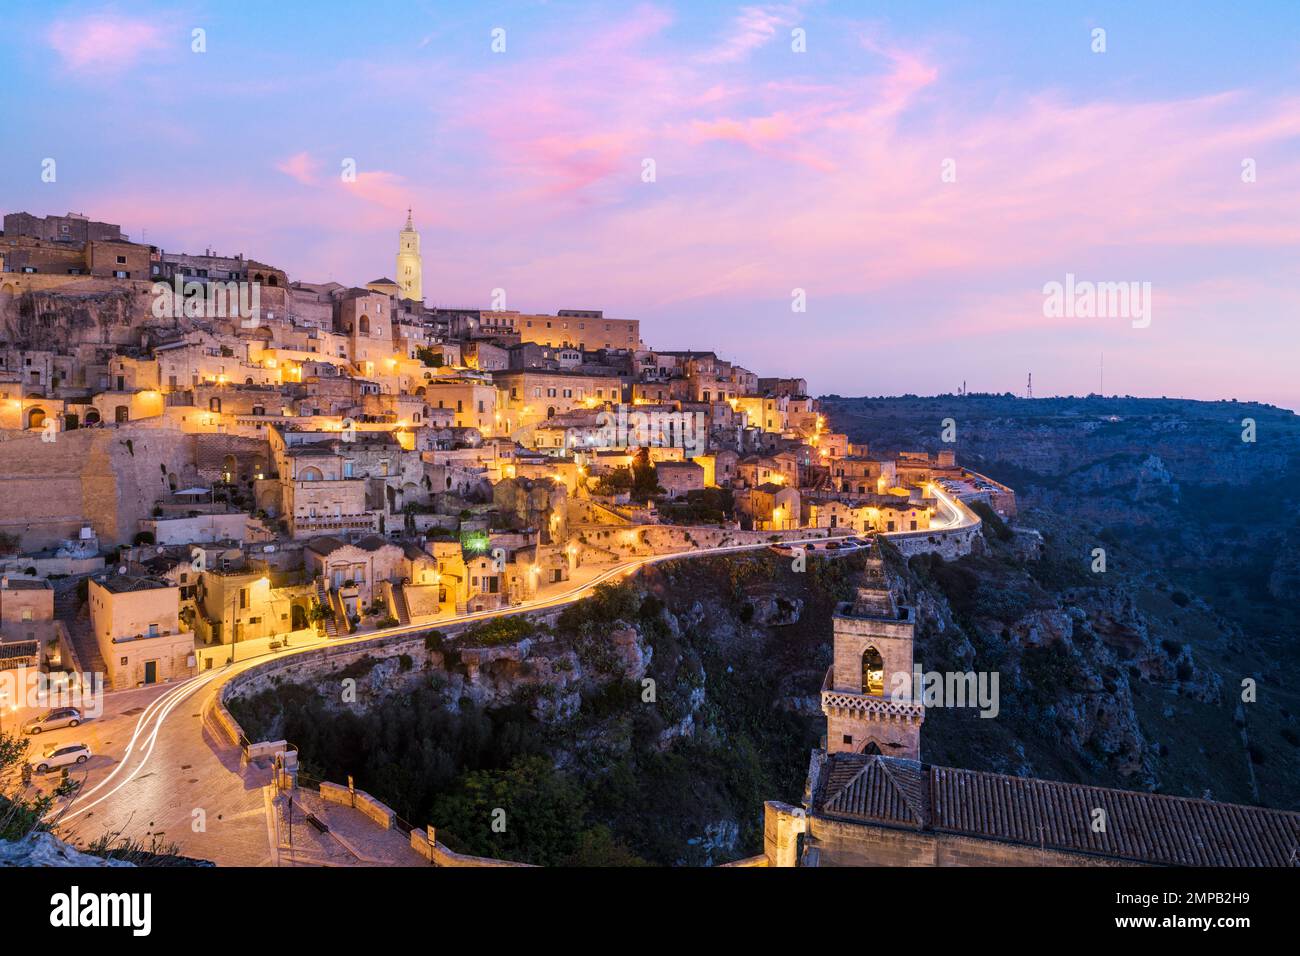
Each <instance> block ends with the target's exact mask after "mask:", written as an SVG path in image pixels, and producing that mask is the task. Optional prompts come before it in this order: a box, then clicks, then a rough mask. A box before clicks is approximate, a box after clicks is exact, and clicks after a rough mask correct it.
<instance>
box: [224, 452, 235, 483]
mask: <svg viewBox="0 0 1300 956" xmlns="http://www.w3.org/2000/svg"><path fill="white" fill-rule="evenodd" d="M238 474H239V463H238V462H237V461H236V460H235V456H234V455H227V456H226V457H225V458H224V459H223V460H222V462H221V480H222V481H224V482H225V483H226V484H230V483H231V482H232V481H234V480H235V478H236V477H237V476H238Z"/></svg>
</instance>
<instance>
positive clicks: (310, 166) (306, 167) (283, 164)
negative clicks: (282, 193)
mask: <svg viewBox="0 0 1300 956" xmlns="http://www.w3.org/2000/svg"><path fill="white" fill-rule="evenodd" d="M275 168H276V169H278V170H279V171H280V172H282V173H284V174H285V175H286V176H288V177H290V178H292V179H296V180H297V181H298V182H299V183H301V184H302V185H304V186H314V185H316V174H317V171H318V170H319V169H320V163H319V162H317V161H316V160H315V159H313V158H312V156H311V154H310V153H307V152H301V153H294V154H293V155H292V156H289V157H288V158H286V159H282V160H281V161H280V162H278V163H276V164H275Z"/></svg>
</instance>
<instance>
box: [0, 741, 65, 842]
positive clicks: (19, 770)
mask: <svg viewBox="0 0 1300 956" xmlns="http://www.w3.org/2000/svg"><path fill="white" fill-rule="evenodd" d="M30 784H31V771H30V768H29V767H28V764H27V740H26V739H25V738H23V737H15V736H11V735H9V734H0V840H21V839H22V838H23V837H25V836H27V835H28V834H29V833H33V832H35V831H37V830H49V829H50V825H49V824H48V823H45V822H44V821H43V820H42V818H43V817H44V816H45V814H46V813H48V812H49V810H50V807H51V806H53V805H54V794H46V795H44V796H40V795H38V796H35V797H29V796H28V795H27V790H28V787H29V786H30Z"/></svg>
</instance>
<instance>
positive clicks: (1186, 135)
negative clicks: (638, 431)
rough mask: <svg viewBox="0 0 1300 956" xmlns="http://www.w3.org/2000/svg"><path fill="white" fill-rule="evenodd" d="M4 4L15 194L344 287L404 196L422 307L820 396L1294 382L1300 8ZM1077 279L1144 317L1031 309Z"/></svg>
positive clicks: (3, 194)
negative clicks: (605, 338) (499, 49)
mask: <svg viewBox="0 0 1300 956" xmlns="http://www.w3.org/2000/svg"><path fill="white" fill-rule="evenodd" d="M6 13H7V18H6V29H5V31H4V33H3V34H0V82H3V85H4V88H5V89H6V91H7V95H6V96H5V97H4V100H3V106H0V111H2V112H3V116H2V117H0V118H3V120H4V123H5V128H6V130H9V131H11V135H10V136H8V137H6V146H5V148H4V149H3V150H2V151H0V184H3V190H2V191H0V200H3V201H2V202H0V206H3V208H4V209H5V210H6V211H12V210H23V209H25V210H28V211H31V212H33V213H38V214H48V213H63V212H66V211H68V210H76V211H80V212H85V213H87V214H88V215H91V216H94V217H96V218H103V219H109V220H112V221H119V222H121V223H122V224H123V226H124V228H126V230H127V231H128V232H129V233H130V234H131V236H132V238H134V239H142V238H143V239H145V240H146V241H149V242H152V243H155V244H159V245H162V246H164V247H165V248H168V249H175V250H183V251H190V252H193V251H201V250H202V249H203V248H207V247H212V248H215V249H217V250H218V251H220V252H237V251H241V252H244V253H245V254H247V255H250V256H253V257H255V258H259V259H262V260H265V261H269V262H273V263H275V264H277V265H280V266H282V267H283V268H286V269H287V270H288V271H289V272H290V274H291V275H292V276H293V277H295V278H303V279H307V280H325V279H335V280H337V281H341V282H348V283H363V282H365V281H368V280H370V279H373V278H376V277H378V276H381V275H388V274H391V273H392V271H393V255H394V252H395V249H396V236H395V233H396V230H397V229H398V228H399V227H400V225H401V223H402V221H403V220H404V218H405V209H406V207H407V206H408V205H410V206H413V207H414V208H415V215H416V220H417V224H418V225H419V226H420V228H421V230H422V232H423V248H424V255H425V292H426V298H427V299H428V300H429V301H430V302H435V303H440V304H463V305H480V306H486V305H487V302H488V297H489V295H490V293H491V290H492V289H494V288H504V289H506V290H507V305H508V306H509V307H511V308H520V309H525V310H538V311H553V310H554V309H556V308H604V309H605V310H606V312H607V313H608V314H612V315H618V316H626V317H636V318H640V319H641V320H642V322H643V329H644V337H645V339H646V340H647V342H649V343H650V344H652V345H654V346H656V347H660V348H715V349H717V350H719V351H720V352H722V353H723V354H726V355H729V356H731V357H733V358H734V359H736V360H737V361H739V362H741V363H742V364H745V365H746V366H748V367H751V368H753V369H755V370H756V371H759V372H760V373H763V374H801V375H804V376H805V377H807V378H808V379H809V382H810V386H811V387H812V388H813V390H814V391H818V392H838V393H841V394H891V393H902V392H916V393H932V392H936V391H947V390H951V389H954V388H955V387H956V386H957V385H958V384H960V382H961V381H963V380H965V381H967V382H968V383H969V385H970V387H971V388H972V389H984V390H996V391H1002V390H1016V391H1018V390H1020V389H1022V388H1023V384H1024V380H1025V375H1026V373H1027V372H1028V371H1031V370H1032V371H1033V373H1034V379H1035V384H1036V393H1038V394H1050V393H1082V392H1086V391H1088V390H1090V389H1092V388H1095V386H1096V365H1097V357H1098V356H1099V354H1100V353H1101V352H1103V351H1104V352H1105V354H1106V365H1107V384H1108V388H1107V390H1108V391H1112V390H1118V391H1120V392H1123V393H1132V394H1140V395H1142V394H1146V395H1161V394H1168V395H1185V396H1188V397H1198V398H1218V397H1238V398H1241V399H1246V398H1253V399H1259V400H1264V401H1271V402H1275V403H1277V404H1282V405H1285V406H1287V407H1292V408H1294V407H1297V405H1300V385H1297V384H1296V376H1295V374H1294V364H1295V355H1296V353H1297V349H1296V346H1297V345H1300V341H1298V339H1300V336H1298V334H1297V331H1296V320H1297V312H1298V311H1300V288H1298V286H1297V279H1296V263H1297V261H1298V259H1300V257H1298V256H1297V252H1300V82H1298V81H1300V76H1298V75H1297V74H1298V73H1300V4H1293V3H1272V4H1267V3H1265V4H1252V5H1249V6H1244V7H1239V8H1232V9H1227V10H1224V9H1219V5H1211V4H1180V5H1178V7H1177V8H1176V10H1175V8H1174V7H1171V6H1170V5H1167V4H1154V3H1150V4H1147V3H1143V4H1133V3H1128V4H1070V3H1049V4H1039V3H980V4H922V3H897V4H879V3H871V4H866V3H833V2H823V3H819V2H805V3H783V4H749V5H742V4H721V3H691V4H668V3H656V4H587V3H534V4H528V3H521V4H476V5H473V6H472V7H468V6H462V5H459V4H451V3H423V4H420V3H416V4H399V3H378V4H368V5H359V4H353V3H348V4H342V3H318V4H311V5H298V4H279V3H277V4H259V3H242V2H235V3H222V4H216V3H181V4H166V5H161V4H159V5H155V4H150V3H147V2H132V3H129V4H128V3H119V4H108V5H101V4H95V3H77V4H60V3H40V4H37V3H23V2H19V3H11V4H10V5H8V6H7V8H6ZM496 27H501V28H503V29H504V30H505V31H506V49H505V52H503V53H494V52H493V51H492V49H491V46H490V44H491V40H492V37H491V31H492V30H493V29H494V28H496ZM195 28H201V29H203V30H205V31H206V42H207V50H206V52H205V53H201V54H197V53H193V52H191V31H192V30H193V29H195ZM1096 28H1102V29H1104V30H1105V31H1106V50H1105V52H1104V53H1095V52H1093V50H1092V48H1091V47H1092V42H1093V41H1092V31H1093V30H1094V29H1096ZM796 29H801V30H804V31H805V36H806V51H805V52H801V53H798V52H795V51H794V50H793V49H792V33H791V31H793V30H796ZM14 131H17V133H18V135H12V132H14ZM45 158H54V159H55V160H56V162H57V179H56V181H55V182H53V183H47V182H42V181H41V178H40V173H41V163H42V160H43V159H45ZM348 159H351V160H355V162H356V164H357V170H358V176H357V180H356V181H355V182H344V181H343V180H342V178H341V176H340V172H341V168H342V163H343V162H344V161H345V160H348ZM646 159H652V160H654V162H655V171H656V175H655V179H654V181H653V182H645V181H643V178H642V170H643V164H644V161H645V160H646ZM1247 159H1250V160H1253V161H1254V163H1255V164H1256V178H1255V180H1254V181H1253V182H1249V183H1247V182H1243V181H1242V177H1241V164H1242V162H1243V161H1245V160H1247ZM945 161H952V162H953V164H954V168H955V171H956V176H955V181H944V180H943V179H942V178H941V175H940V171H941V167H942V164H943V163H944V162H945ZM1066 273H1073V274H1075V275H1078V276H1080V277H1081V278H1084V279H1091V280H1095V281H1135V282H1150V283H1151V287H1152V289H1153V299H1154V306H1153V321H1152V322H1151V324H1150V326H1149V327H1146V328H1140V329H1139V328H1134V327H1133V326H1132V324H1131V323H1130V322H1129V321H1127V320H1126V319H1124V318H1123V317H1117V318H1103V319H1091V318H1070V319H1064V320H1052V319H1048V318H1046V317H1045V316H1044V315H1043V310H1042V301H1043V294H1042V288H1043V285H1044V284H1045V283H1047V282H1051V281H1060V280H1062V279H1063V278H1064V276H1065V275H1066ZM794 289H803V290H805V294H806V297H807V302H808V308H807V311H806V312H803V313H794V312H792V311H791V305H790V303H791V300H792V290H794Z"/></svg>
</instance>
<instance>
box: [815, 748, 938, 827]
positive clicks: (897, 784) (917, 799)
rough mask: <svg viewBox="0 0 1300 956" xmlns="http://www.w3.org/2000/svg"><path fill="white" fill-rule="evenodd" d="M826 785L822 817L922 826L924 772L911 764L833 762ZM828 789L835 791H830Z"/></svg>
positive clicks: (897, 761)
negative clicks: (842, 816)
mask: <svg viewBox="0 0 1300 956" xmlns="http://www.w3.org/2000/svg"><path fill="white" fill-rule="evenodd" d="M837 764H840V765H839V766H835V767H833V769H832V772H831V778H830V779H829V780H828V781H827V784H828V786H827V792H828V793H833V796H831V797H830V799H828V800H827V801H826V803H825V804H824V806H823V809H824V811H825V812H826V813H830V814H835V815H837V816H838V815H845V816H854V817H859V818H862V819H866V820H875V821H879V822H881V823H889V824H894V825H898V826H906V827H914V828H920V827H924V826H925V816H924V811H925V783H926V777H925V769H924V767H923V766H922V765H921V764H919V763H917V762H916V761H914V760H891V761H888V762H885V761H882V760H867V761H866V763H865V764H862V765H854V764H850V763H848V762H842V761H837ZM831 787H837V789H835V790H834V791H832V790H831Z"/></svg>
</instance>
